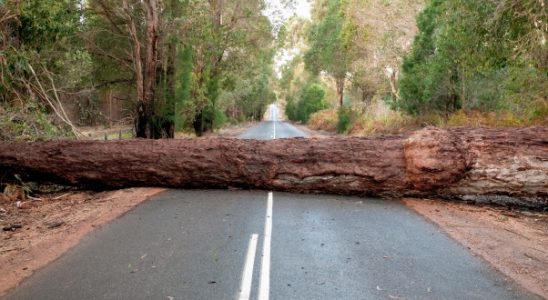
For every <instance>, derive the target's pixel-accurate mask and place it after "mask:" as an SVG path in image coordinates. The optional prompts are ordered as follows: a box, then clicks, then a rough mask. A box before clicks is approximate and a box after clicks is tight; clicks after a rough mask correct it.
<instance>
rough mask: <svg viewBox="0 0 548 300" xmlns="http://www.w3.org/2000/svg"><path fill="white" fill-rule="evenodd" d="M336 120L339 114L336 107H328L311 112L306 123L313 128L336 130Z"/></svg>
mask: <svg viewBox="0 0 548 300" xmlns="http://www.w3.org/2000/svg"><path fill="white" fill-rule="evenodd" d="M338 122H339V116H338V114H337V109H334V108H330V109H324V110H321V111H319V112H317V113H314V114H312V115H311V116H310V120H308V123H307V125H308V127H309V128H310V129H313V130H323V131H329V132H336V131H337V123H338Z"/></svg>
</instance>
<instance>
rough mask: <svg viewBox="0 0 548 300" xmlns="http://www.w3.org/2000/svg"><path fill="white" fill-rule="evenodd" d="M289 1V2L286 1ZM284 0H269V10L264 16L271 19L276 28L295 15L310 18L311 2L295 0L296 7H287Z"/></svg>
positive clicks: (267, 9)
mask: <svg viewBox="0 0 548 300" xmlns="http://www.w3.org/2000/svg"><path fill="white" fill-rule="evenodd" d="M286 1H287V0H286ZM282 2H283V0H267V1H266V5H267V8H266V10H265V11H264V14H265V15H266V16H268V18H270V21H271V22H272V23H273V24H274V26H276V27H277V26H279V25H281V24H282V23H283V22H284V21H285V20H287V19H288V18H289V17H291V16H293V15H297V16H299V17H303V18H310V2H309V0H294V4H295V5H294V7H286V6H284V4H283V3H282Z"/></svg>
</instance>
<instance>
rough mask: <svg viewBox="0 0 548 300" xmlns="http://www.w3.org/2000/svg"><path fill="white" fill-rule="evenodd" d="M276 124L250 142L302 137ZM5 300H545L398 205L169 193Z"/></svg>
mask: <svg viewBox="0 0 548 300" xmlns="http://www.w3.org/2000/svg"><path fill="white" fill-rule="evenodd" d="M269 110H270V114H269V116H270V118H269V119H270V120H269V121H267V122H263V123H261V124H259V125H257V126H256V127H254V128H251V129H250V130H249V131H247V132H246V133H244V134H243V135H242V136H241V137H242V138H257V139H271V138H284V137H288V136H305V134H304V133H303V132H301V131H299V130H298V129H296V128H295V127H293V126H291V125H289V124H287V123H283V122H278V121H276V119H277V115H278V110H277V108H276V107H275V106H271V107H270V108H269ZM6 299H259V300H267V299H281V300H289V299H536V298H535V297H534V296H532V295H531V294H529V293H527V292H526V291H524V290H523V289H521V288H520V287H518V286H516V285H515V284H514V283H513V282H511V281H510V280H508V279H506V278H505V277H504V276H502V275H501V274H500V273H499V272H497V271H496V270H494V269H493V268H492V267H490V266H489V265H488V264H486V263H485V262H484V261H482V260H481V259H479V258H477V257H475V256H473V255H471V254H470V253H469V252H468V251H467V249H465V248H464V247H463V246H461V245H460V244H458V243H457V242H455V241H453V240H452V239H450V238H449V237H448V236H447V235H446V234H445V233H443V232H441V231H440V230H439V229H438V228H437V227H436V226H435V225H433V224H432V223H430V222H428V221H426V220H425V219H423V218H422V217H421V216H419V215H417V214H416V213H414V212H413V211H411V210H409V209H408V208H406V207H405V206H404V205H402V204H401V203H400V202H398V201H383V200H378V199H369V198H356V197H339V196H328V195H296V194H287V193H278V192H274V193H270V192H268V191H224V190H215V191H213V190H210V191H206V190H186V191H182V190H171V191H168V192H165V193H162V194H160V195H158V196H156V197H154V198H153V199H151V200H150V201H147V202H145V203H143V204H141V205H140V206H138V207H137V208H136V209H134V210H132V211H130V212H129V213H127V214H126V215H125V216H123V217H121V218H119V219H118V220H115V221H113V222H112V223H110V224H108V225H106V226H103V227H102V228H99V229H97V230H96V231H94V232H93V233H91V234H90V235H88V236H87V237H85V238H84V239H83V241H82V242H81V243H80V244H79V245H78V246H77V247H75V248H74V249H72V250H71V251H69V252H68V253H67V254H65V255H64V256H62V257H61V258H60V259H59V260H57V261H56V262H54V263H52V264H51V265H49V266H48V267H46V268H44V269H43V270H41V271H39V272H37V273H36V274H35V275H33V276H32V277H31V278H30V279H29V280H27V281H26V282H24V283H23V284H22V285H21V286H20V287H19V288H17V289H16V290H15V291H13V292H12V293H11V294H8V296H7V297H6Z"/></svg>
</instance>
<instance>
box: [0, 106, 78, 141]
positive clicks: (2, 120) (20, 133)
mask: <svg viewBox="0 0 548 300" xmlns="http://www.w3.org/2000/svg"><path fill="white" fill-rule="evenodd" d="M0 129H1V130H0V141H21V140H26V141H38V140H51V139H57V138H63V137H64V138H69V137H71V136H72V134H71V132H70V130H69V129H68V128H64V127H62V126H59V125H57V124H55V122H54V120H53V118H52V116H51V115H49V114H48V112H47V111H46V110H45V109H44V107H42V106H41V105H38V104H36V103H32V102H30V103H28V104H27V105H25V106H24V107H19V108H14V107H10V106H8V105H5V104H4V105H1V106H0Z"/></svg>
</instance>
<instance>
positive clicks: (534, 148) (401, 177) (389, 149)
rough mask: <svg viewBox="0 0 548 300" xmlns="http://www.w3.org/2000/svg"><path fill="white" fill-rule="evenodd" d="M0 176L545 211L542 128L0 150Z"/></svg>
mask: <svg viewBox="0 0 548 300" xmlns="http://www.w3.org/2000/svg"><path fill="white" fill-rule="evenodd" d="M0 170H1V172H0V173H4V174H6V173H8V174H14V173H18V174H25V175H27V176H28V178H29V179H32V180H36V181H54V182H60V183H64V184H70V185H85V186H88V187H92V188H118V187H129V186H167V187H180V188H228V187H240V188H256V189H268V190H279V191H291V192H308V193H310V192H314V193H333V194H345V195H370V196H381V197H403V196H418V197H441V198H446V199H464V200H473V201H484V202H496V203H499V204H518V205H524V206H529V207H536V208H546V207H547V205H548V128H529V129H451V130H442V129H436V128H426V129H423V130H420V131H418V132H416V133H414V134H413V135H411V136H409V137H404V136H390V137H383V138H377V139H369V138H324V139H303V138H298V139H281V140H272V141H255V140H238V139H221V138H217V139H182V140H126V141H123V140H122V141H50V142H35V143H14V144H0ZM4 174H0V176H4Z"/></svg>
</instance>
